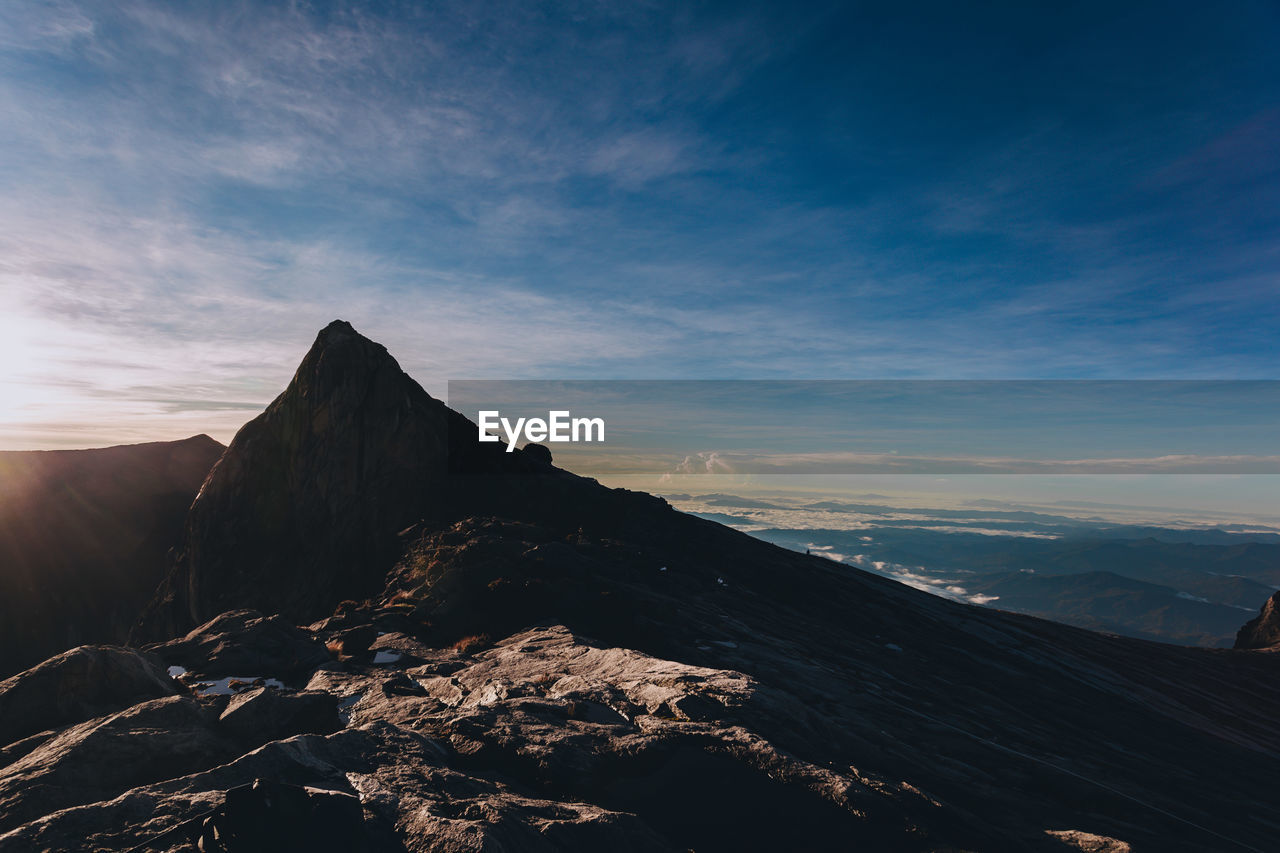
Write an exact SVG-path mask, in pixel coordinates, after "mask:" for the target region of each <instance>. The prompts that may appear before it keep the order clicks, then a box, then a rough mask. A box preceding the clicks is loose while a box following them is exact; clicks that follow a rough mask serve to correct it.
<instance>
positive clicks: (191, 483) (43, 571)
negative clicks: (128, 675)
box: [0, 435, 224, 675]
mask: <svg viewBox="0 0 1280 853" xmlns="http://www.w3.org/2000/svg"><path fill="white" fill-rule="evenodd" d="M223 450H224V448H223V446H222V445H221V444H219V443H218V442H216V441H214V440H213V439H211V438H209V437H208V436H207V435H200V436H195V437H193V438H188V439H185V440H183V441H169V442H155V443H152V444H137V445H126V446H120V447H106V448H101V449H95V450H51V451H34V452H18V451H10V452H3V453H0V675H7V674H9V673H12V672H14V671H16V670H18V669H22V668H23V667H26V666H30V665H31V664H32V663H35V662H36V661H39V660H42V659H44V658H45V657H48V656H49V655H51V654H53V653H55V652H59V651H62V650H63V649H66V648H69V647H71V646H75V645H78V644H81V643H91V642H122V641H123V640H124V639H125V638H126V636H127V635H128V631H129V628H130V627H131V625H132V622H133V620H134V619H135V618H136V616H137V613H138V610H139V609H140V608H141V607H142V605H143V604H145V602H146V601H147V599H148V597H149V596H150V594H151V592H152V591H153V590H154V589H155V586H156V584H157V583H158V582H159V580H160V579H161V578H162V577H163V576H164V571H165V556H166V554H167V552H168V550H169V548H171V547H172V546H173V545H175V544H176V543H177V541H178V536H179V533H180V531H181V529H182V524H183V519H184V518H185V516H186V512H187V508H188V507H189V506H190V505H191V501H192V499H193V498H194V497H195V495H196V492H197V491H198V490H199V488H200V484H201V483H202V482H204V479H205V477H206V476H207V475H208V473H209V469H210V468H212V467H213V464H214V462H216V461H217V459H218V457H219V456H221V455H222V451H223Z"/></svg>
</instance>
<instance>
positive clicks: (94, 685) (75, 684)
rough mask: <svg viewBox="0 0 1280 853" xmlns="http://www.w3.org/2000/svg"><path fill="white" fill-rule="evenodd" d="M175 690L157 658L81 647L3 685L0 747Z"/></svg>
mask: <svg viewBox="0 0 1280 853" xmlns="http://www.w3.org/2000/svg"><path fill="white" fill-rule="evenodd" d="M176 692H177V687H176V685H175V684H174V683H173V679H171V678H169V676H168V675H167V674H166V673H165V670H164V666H163V665H162V664H161V662H160V660H159V659H158V658H156V657H155V656H154V655H150V654H147V653H145V652H139V651H136V650H134V649H124V648H120V647H119V646H80V647H79V648H75V649H71V650H70V651H66V652H63V653H62V654H60V655H56V656H54V657H51V658H49V659H48V660H47V661H45V662H44V663H42V664H38V665H37V666H34V667H32V668H31V669H28V670H27V671H26V672H20V673H18V674H17V675H15V676H12V677H11V678H7V679H5V680H4V681H0V745H4V744H10V743H13V742H14V741H17V740H21V739H23V738H26V737H28V736H29V735H33V734H35V733H37V732H41V731H45V730H48V729H53V728H59V727H62V726H66V725H70V724H72V723H78V722H81V721H83V720H87V719H89V718H91V717H97V716H101V715H103V714H107V713H110V712H112V711H118V710H120V709H122V708H127V707H129V706H130V705H133V704H134V703H136V702H141V701H143V700H146V699H156V698H159V697H162V696H171V695H173V694H174V693H176Z"/></svg>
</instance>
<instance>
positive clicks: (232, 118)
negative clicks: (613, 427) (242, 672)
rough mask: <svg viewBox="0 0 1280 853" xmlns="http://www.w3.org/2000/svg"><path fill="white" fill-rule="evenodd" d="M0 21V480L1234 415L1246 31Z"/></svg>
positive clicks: (1258, 43)
mask: <svg viewBox="0 0 1280 853" xmlns="http://www.w3.org/2000/svg"><path fill="white" fill-rule="evenodd" d="M1044 6H1045V4H1028V3H1008V4H1001V3H982V4H976V3H975V4H958V3H917V4H910V5H907V4H900V3H895V4H888V3H884V4H851V3H841V4H809V3H800V4H781V3H775V4H750V3H733V4H723V5H716V4H663V3H634V4H631V3H628V4H621V3H598V4H597V3H558V4H555V5H554V6H551V5H542V4H534V3H510V4H504V3H478V2H467V3H457V4H450V3H440V4H417V3H406V4H388V5H353V4H285V3H271V4H265V3H264V4H253V3H241V2H218V3H214V2H209V3H182V2H154V3H148V2H113V3H87V2H86V3H77V2H48V3H44V2H21V3H7V4H3V5H2V6H0V447H6V448H22V447H52V446H84V445H91V444H105V443H112V442H119V441H133V440H144V439H148V438H175V437H180V436H182V435H187V434H190V433H193V432H201V431H207V432H211V433H212V434H214V435H215V436H217V437H219V438H221V439H223V440H226V439H228V438H229V437H230V435H231V433H232V432H233V431H234V429H235V428H236V427H237V426H239V425H240V424H241V423H243V422H244V421H245V420H247V419H248V418H249V417H251V416H252V415H253V414H254V413H255V412H256V411H257V410H259V409H260V408H261V407H262V405H264V404H265V403H266V402H267V401H269V400H270V398H271V397H272V396H274V394H275V393H277V392H278V391H279V389H280V388H282V387H283V385H284V384H285V383H286V382H287V380H288V377H289V375H290V374H291V372H292V369H293V367H294V366H295V365H296V362H297V361H298V359H299V358H300V357H301V354H302V352H304V351H305V349H306V347H307V346H308V345H309V344H310V341H311V339H312V338H313V336H314V334H315V331H316V330H317V329H318V328H320V327H321V326H323V325H324V324H325V323H327V322H328V321H329V320H331V319H333V318H335V317H343V318H346V319H348V320H350V321H351V322H353V323H354V324H355V325H356V327H357V328H358V329H359V330H361V331H362V332H364V333H365V334H367V335H369V336H370V337H373V338H375V339H376V340H379V341H381V342H383V343H385V344H387V345H388V347H389V348H390V349H391V351H392V352H393V353H394V354H395V355H396V356H397V357H398V358H399V359H400V361H401V363H402V365H404V366H405V368H406V369H407V370H409V372H410V373H411V374H413V375H414V376H415V377H417V378H418V379H419V380H420V381H422V382H423V383H424V385H426V386H427V387H428V389H429V390H432V391H433V392H436V393H441V392H442V391H443V388H444V383H445V380H447V379H451V378H455V379H456V378H463V377H512V378H527V377H554V378H623V377H633V378H634V377H640V378H758V379H763V378H902V377H926V378H1011V377H1024V378H1135V377H1144V378H1150V377H1164V378H1192V377H1194V378H1275V377H1276V371H1275V367H1274V364H1275V359H1276V355H1277V352H1276V349H1277V347H1276V344H1275V340H1276V334H1275V331H1274V330H1275V329H1276V327H1277V321H1278V320H1280V317H1278V316H1277V315H1278V314H1280V299H1277V295H1278V294H1277V290H1280V240H1277V236H1280V233H1278V232H1280V98H1278V97H1277V95H1280V51H1277V50H1275V45H1276V44H1277V43H1280V8H1278V7H1277V6H1276V5H1275V4H1273V3H1264V2H1245V0H1242V2H1236V3H1231V4H1203V3H1167V2H1166V3H1160V4H1155V3H1151V4H1146V3H1124V4H1116V3H1070V4H1058V5H1057V7H1056V8H1054V9H1046V8H1044Z"/></svg>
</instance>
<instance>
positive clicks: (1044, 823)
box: [0, 322, 1280, 853]
mask: <svg viewBox="0 0 1280 853" xmlns="http://www.w3.org/2000/svg"><path fill="white" fill-rule="evenodd" d="M134 638H135V644H136V645H137V646H138V647H137V648H122V647H116V646H90V647H82V648H77V649H74V650H71V651H68V652H65V653H63V654H61V655H59V656H57V657H54V658H51V659H50V660H48V661H45V662H44V663H42V664H39V665H38V666H36V667H35V668H33V669H29V670H27V671H25V672H22V673H19V674H17V675H14V676H13V677H11V678H9V679H8V680H7V681H4V682H0V741H3V742H4V744H3V745H2V746H0V851H29V850H40V851H44V850H50V851H72V850H76V851H81V850H88V851H125V850H149V851H175V853H176V851H189V850H202V851H258V850H309V851H310V850H343V851H362V850H363V851H428V850H430V851H436V850H439V851H482V850H484V851H491V850H520V851H596V850H623V851H630V850H634V851H641V850H643V851H650V850H653V851H687V850H696V851H722V850H723V851H730V850H732V851H741V850H870V851H881V850H885V851H959V850H971V851H1024V850H1044V851H1069V850H1088V851H1130V850H1132V851H1143V850H1160V851H1207V850H1208V851H1212V850H1223V851H1251V850H1252V851H1262V850H1272V849H1275V847H1276V845H1275V838H1276V833H1277V826H1276V824H1275V820H1274V817H1273V816H1274V814H1275V813H1276V811H1277V807H1280V793H1278V792H1277V789H1276V786H1275V785H1274V767H1275V762H1276V760H1277V758H1278V757H1280V714H1277V708H1280V678H1278V677H1277V676H1278V675H1280V656H1276V655H1274V654H1271V653H1268V652H1258V651H1247V650H1214V649H1192V648H1180V647H1174V646H1168V645H1162V644H1158V643H1151V642H1146V641H1142V640H1134V639H1124V638H1119V637H1112V636H1106V635H1102V634H1096V633H1092V632H1089V631H1085V630H1082V629H1078V628H1072V627H1067V626H1063V625H1058V624H1055V623H1051V622H1046V621H1043V620H1039V619H1035V618H1032V617H1028V616H1019V615H1016V614H1011V613H1005V612H1001V611H996V610H990V609H985V608H978V607H973V606H968V605H963V604H959V603H955V602H951V601H948V600H944V599H941V598H937V597H934V596H931V595H928V594H926V593H922V592H919V591H917V590H914V589H911V588H908V587H905V586H902V585H900V584H897V583H895V582H892V581H889V580H885V579H883V578H880V577H877V576H874V575H870V574H866V573H863V572H860V571H857V570H856V569H852V568H850V567H849V566H846V565H841V564H836V563H833V562H831V561H829V560H826V559H823V558H820V557H811V556H808V555H804V554H799V553H795V552H791V551H786V550H783V549H780V548H777V547H775V546H772V545H769V544H767V543H764V542H760V541H758V540H755V539H752V538H750V537H748V536H746V535H744V534H742V533H738V532H735V531H733V530H730V529H728V528H726V527H723V526H720V525H718V524H715V523H713V522H710V521H706V520H702V519H698V518H695V517H693V516H689V515H685V514H682V513H679V512H676V511H675V510H673V509H672V508H671V507H670V506H668V505H667V504H666V503H665V502H663V501H661V500H660V499H657V498H654V497H651V496H649V495H644V494H639V493H635V492H628V491H623V490H616V489H608V488H606V487H604V486H602V485H600V484H598V483H596V482H595V481H593V480H589V479H585V478H582V477H577V476H575V475H573V474H570V473H568V472H565V471H562V470H560V469H557V468H556V467H554V465H552V463H551V460H550V459H549V458H548V454H547V453H546V451H545V449H544V448H539V449H538V450H536V451H531V452H526V451H520V452H516V453H509V454H508V453H505V452H504V448H503V447H502V446H500V445H494V444H487V443H486V444H483V445H482V444H480V443H478V442H477V441H476V431H475V427H474V425H472V424H471V423H470V422H469V421H467V420H466V418H464V417H462V416H461V415H458V414H457V413H454V412H451V411H450V410H449V409H447V407H445V406H444V405H443V404H441V403H439V402H438V401H436V400H433V399H432V398H431V397H430V396H428V395H427V394H426V393H425V392H424V391H423V390H422V389H421V388H420V387H419V386H418V385H417V384H416V383H415V382H413V380H412V379H410V378H409V377H407V376H406V375H405V374H404V373H403V372H402V371H401V370H400V369H399V367H398V366H397V365H396V363H395V361H394V360H393V359H392V358H391V357H390V355H388V354H387V353H386V351H385V350H384V349H383V348H382V347H380V346H378V345H377V344H374V343H372V342H371V341H368V340H366V339H365V338H363V337H361V336H360V335H359V334H358V333H356V332H355V330H354V329H352V328H351V327H350V326H349V325H347V324H345V323H340V322H339V323H334V324H332V325H330V326H329V327H328V328H326V329H325V330H324V331H322V332H321V333H320V336H319V337H318V338H317V340H316V343H315V346H314V347H313V348H312V350H311V351H310V352H309V353H308V354H307V356H306V358H305V359H304V360H303V363H302V366H301V367H300V368H299V370H298V373H297V375H296V376H295V377H294V379H293V382H292V383H291V384H290V386H289V387H288V389H286V390H285V392H284V393H283V394H282V395H281V396H280V397H279V398H278V399H277V400H276V401H275V402H273V403H272V404H271V406H270V407H269V408H268V409H267V410H266V412H264V413H263V414H262V415H261V416H260V417H258V418H256V419H255V420H254V421H252V422H250V423H249V424H247V425H246V426H245V427H244V428H243V429H242V430H241V432H240V433H239V434H238V435H237V436H236V438H235V440H234V441H233V442H232V443H231V445H230V446H229V448H228V449H227V452H226V453H225V454H224V455H223V456H222V458H221V460H220V461H219V462H218V464H217V466H216V467H215V468H214V470H213V471H212V473H211V474H210V476H209V479H208V480H207V482H206V483H205V485H204V487H203V489H202V490H201V492H200V495H199V497H198V498H197V499H196V500H195V502H194V504H193V505H192V507H191V509H190V512H189V513H188V516H187V519H186V522H185V527H184V529H183V532H182V534H181V541H180V542H179V543H177V547H176V548H175V550H174V553H173V562H172V564H171V565H170V567H169V572H168V575H167V577H166V578H165V580H164V581H163V583H162V584H161V586H160V588H159V590H158V591H157V592H156V594H155V596H154V597H153V598H152V600H151V603H150V604H149V605H148V607H147V608H146V612H145V614H144V616H143V618H142V619H141V620H140V621H139V623H138V625H137V627H136V628H135V631H134Z"/></svg>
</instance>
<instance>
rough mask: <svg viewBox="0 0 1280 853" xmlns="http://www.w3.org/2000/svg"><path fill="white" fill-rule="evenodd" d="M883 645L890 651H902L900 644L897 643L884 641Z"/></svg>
mask: <svg viewBox="0 0 1280 853" xmlns="http://www.w3.org/2000/svg"><path fill="white" fill-rule="evenodd" d="M884 647H885V648H886V649H888V650H889V651H891V652H900V651H902V646H900V645H898V644H897V643H885V644H884Z"/></svg>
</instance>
